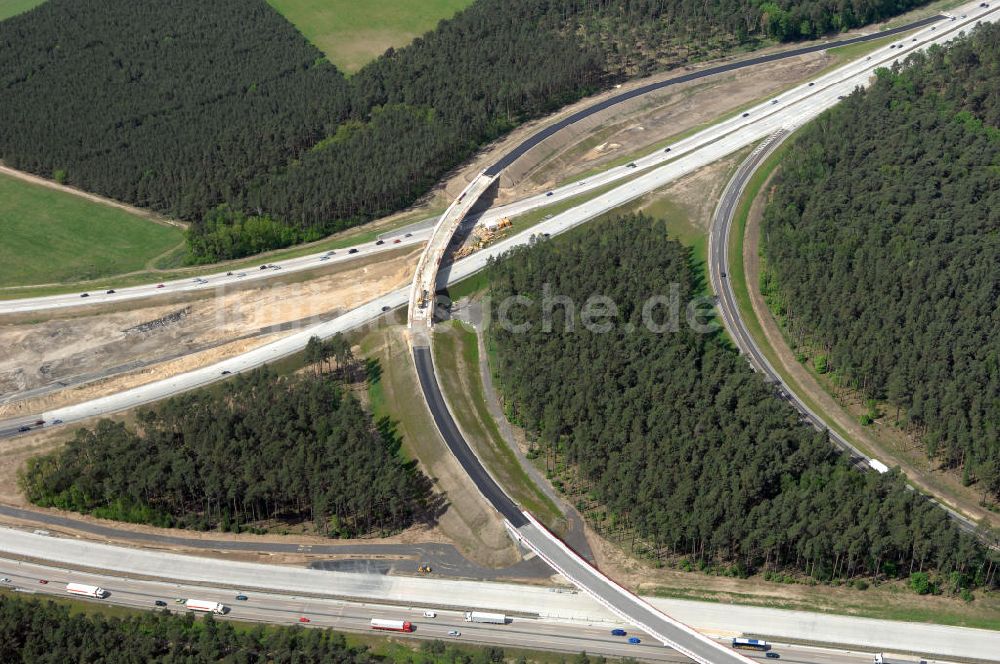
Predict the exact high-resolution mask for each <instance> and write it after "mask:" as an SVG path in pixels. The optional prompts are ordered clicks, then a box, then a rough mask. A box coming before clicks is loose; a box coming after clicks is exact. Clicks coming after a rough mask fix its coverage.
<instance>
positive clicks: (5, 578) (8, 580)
mask: <svg viewBox="0 0 1000 664" xmlns="http://www.w3.org/2000/svg"><path fill="white" fill-rule="evenodd" d="M0 583H13V581H11V580H10V579H8V578H7V577H6V576H5V577H4V578H2V579H0Z"/></svg>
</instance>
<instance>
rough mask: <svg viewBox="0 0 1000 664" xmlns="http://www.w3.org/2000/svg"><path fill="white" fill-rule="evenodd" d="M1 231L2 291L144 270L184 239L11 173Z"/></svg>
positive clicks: (1, 189)
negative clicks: (29, 285) (30, 182)
mask: <svg viewBox="0 0 1000 664" xmlns="http://www.w3.org/2000/svg"><path fill="white" fill-rule="evenodd" d="M0 6H3V5H0ZM0 228H2V229H3V242H2V243H0V265H2V266H3V268H2V269H0V287H5V286H20V285H27V284H47V283H54V282H64V281H79V280H84V279H97V278H101V277H104V276H108V275H113V274H121V273H125V272H132V271H134V270H141V269H143V268H144V267H146V264H147V263H148V262H149V261H151V260H152V259H154V258H156V257H157V256H159V255H161V254H163V253H164V252H167V251H170V250H171V249H173V248H174V247H176V246H178V245H180V244H181V243H182V242H183V241H184V235H183V231H181V230H180V229H179V228H176V227H174V226H168V225H165V224H159V223H156V222H153V221H150V220H148V219H143V218H141V217H137V216H135V215H133V214H130V213H128V212H125V211H124V210H120V209H117V208H113V207H110V206H107V205H102V204H100V203H94V202H92V201H88V200H86V199H83V198H80V197H79V196H74V195H72V194H67V193H63V192H61V191H56V190H54V189H49V188H48V187H44V186H40V185H35V184H29V183H26V182H22V181H20V180H17V179H15V178H12V177H9V176H7V175H0Z"/></svg>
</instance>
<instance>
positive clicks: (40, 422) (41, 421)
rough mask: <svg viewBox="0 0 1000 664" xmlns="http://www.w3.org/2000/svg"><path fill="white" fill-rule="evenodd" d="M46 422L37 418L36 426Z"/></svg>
mask: <svg viewBox="0 0 1000 664" xmlns="http://www.w3.org/2000/svg"><path fill="white" fill-rule="evenodd" d="M43 424H45V420H35V426H36V427H40V426H42V425H43Z"/></svg>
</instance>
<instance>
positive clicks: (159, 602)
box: [153, 599, 167, 606]
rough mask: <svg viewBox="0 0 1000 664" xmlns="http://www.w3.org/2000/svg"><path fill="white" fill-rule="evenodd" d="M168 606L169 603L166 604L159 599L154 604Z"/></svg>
mask: <svg viewBox="0 0 1000 664" xmlns="http://www.w3.org/2000/svg"><path fill="white" fill-rule="evenodd" d="M166 605H167V603H166V602H164V601H163V600H162V599H158V600H156V601H155V602H153V606H166Z"/></svg>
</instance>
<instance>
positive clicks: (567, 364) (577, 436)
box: [488, 216, 1000, 593]
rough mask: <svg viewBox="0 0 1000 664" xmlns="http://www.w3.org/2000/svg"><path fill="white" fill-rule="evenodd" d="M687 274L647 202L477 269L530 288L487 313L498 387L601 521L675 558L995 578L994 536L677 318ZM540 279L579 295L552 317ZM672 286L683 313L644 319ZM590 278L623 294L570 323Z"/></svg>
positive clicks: (754, 566) (540, 452) (656, 556)
mask: <svg viewBox="0 0 1000 664" xmlns="http://www.w3.org/2000/svg"><path fill="white" fill-rule="evenodd" d="M699 276H700V275H699V271H698V270H697V269H696V267H695V266H694V265H693V264H692V260H691V254H690V250H689V249H686V248H684V247H683V246H681V245H680V244H679V243H677V242H676V241H674V240H672V239H669V238H668V237H667V234H666V232H665V228H664V224H663V223H662V222H658V221H654V220H651V219H649V218H645V217H641V216H640V217H625V218H621V219H615V220H611V221H610V222H609V223H606V224H603V225H602V226H601V228H600V232H594V229H589V231H588V232H587V233H571V234H570V235H568V236H567V237H566V238H564V239H561V240H560V241H559V242H555V241H548V242H546V241H542V242H538V243H536V244H535V245H534V246H532V247H523V248H520V249H516V250H514V251H512V252H511V253H510V254H509V255H508V256H507V258H506V259H505V260H501V261H496V262H494V263H493V264H492V265H491V267H490V268H489V278H490V289H489V291H488V294H489V295H490V297H491V299H492V302H494V303H500V302H503V301H504V300H505V298H508V297H512V296H516V295H522V296H527V297H528V298H530V300H531V303H530V304H528V303H525V304H524V305H523V306H517V307H514V308H513V310H512V315H511V324H512V325H518V324H520V323H526V324H528V325H529V329H527V330H521V331H519V332H518V333H514V332H513V331H512V329H516V328H511V327H510V326H505V325H501V324H497V322H496V321H497V320H498V318H497V316H498V314H499V311H495V312H494V314H493V320H494V323H493V324H492V325H491V326H490V328H489V330H488V334H489V335H490V340H491V343H492V345H493V348H494V349H495V351H496V367H495V371H496V373H497V381H496V382H497V386H498V389H499V390H500V391H501V393H502V394H503V395H504V397H505V405H506V407H507V409H508V411H509V413H510V415H511V417H512V419H513V420H514V421H516V422H518V423H519V424H521V425H522V426H524V427H525V428H526V429H527V430H528V431H530V432H532V433H533V434H535V436H536V440H535V445H536V447H535V450H534V455H535V456H538V457H543V458H544V461H545V465H546V467H547V468H548V470H549V471H550V473H551V476H552V477H553V480H554V482H555V483H556V485H557V487H559V488H562V489H564V490H566V491H568V492H569V493H570V497H571V498H572V499H573V500H575V501H576V505H577V507H578V508H579V509H580V510H581V511H582V512H583V513H584V514H585V515H586V516H587V517H588V519H590V520H591V522H592V523H593V524H594V525H595V527H596V528H597V529H598V531H599V532H601V533H602V534H604V535H606V536H608V537H610V538H612V539H613V540H617V541H619V542H623V543H626V544H627V545H629V546H631V547H632V549H633V551H635V552H636V553H639V554H642V555H644V556H647V557H649V558H651V559H653V560H654V561H656V562H657V563H660V564H663V563H670V564H674V565H677V566H679V567H681V568H682V569H683V568H693V569H702V570H709V569H725V570H727V573H729V574H732V575H735V576H745V575H749V574H754V573H760V574H762V575H763V576H764V577H765V578H769V577H770V575H774V574H792V575H804V576H808V577H812V578H813V579H816V580H820V581H830V580H834V579H841V580H852V579H861V578H862V577H871V578H876V579H877V578H909V577H910V575H911V574H913V573H918V574H919V573H927V574H930V575H931V577H932V578H934V579H937V580H938V583H939V584H940V585H941V586H942V587H947V588H948V592H952V593H961V592H963V591H965V592H968V590H969V589H970V588H973V587H991V586H993V585H994V584H995V583H996V576H997V575H996V568H997V564H998V562H1000V561H998V560H997V558H996V555H995V553H987V552H986V551H985V550H983V549H982V548H980V546H979V545H978V543H977V542H976V540H975V539H974V538H972V537H970V536H967V535H965V534H962V533H960V532H959V531H958V529H957V528H956V527H955V526H954V525H953V524H952V522H951V521H950V520H949V519H948V517H947V515H946V514H945V512H944V511H943V510H940V509H938V508H937V507H935V506H933V505H932V504H931V503H929V502H928V501H927V500H925V499H924V497H923V496H921V495H920V494H918V493H917V492H914V491H910V490H908V489H907V487H906V484H905V481H904V478H903V477H902V476H901V475H900V474H899V473H898V472H891V473H888V474H885V475H879V474H877V473H861V472H858V471H856V470H855V469H853V468H851V467H850V466H849V465H848V463H847V461H846V459H844V458H843V457H842V456H840V455H839V454H838V453H836V451H835V450H834V448H833V446H832V445H831V444H830V442H829V441H828V440H827V439H826V437H825V436H824V435H823V434H819V433H817V432H816V431H815V430H814V429H812V428H811V427H809V426H807V425H805V424H803V423H801V422H800V421H799V419H798V417H797V415H796V413H795V411H794V410H793V409H792V408H790V407H789V406H788V405H787V404H786V403H784V402H783V401H781V400H780V399H778V398H777V397H776V395H775V394H774V393H773V391H772V388H770V387H769V386H767V385H766V384H765V383H764V381H763V380H762V379H761V378H760V377H759V376H758V375H757V374H755V373H753V372H752V371H751V370H750V369H749V368H748V367H747V365H746V362H745V361H744V360H743V359H742V358H740V357H739V355H738V354H737V353H735V352H734V351H733V350H732V349H731V347H730V346H729V345H728V344H726V343H725V342H724V340H723V339H722V337H721V336H720V334H719V333H718V332H717V331H716V332H713V333H704V334H702V333H696V332H695V331H694V330H693V329H691V328H690V327H689V326H688V324H687V323H686V322H685V320H684V307H685V306H686V304H687V303H688V302H689V301H691V299H692V297H693V295H694V294H695V293H696V288H697V279H698V277H699ZM546 284H547V286H546ZM546 288H548V292H549V293H551V294H553V296H555V295H558V296H567V297H568V298H570V300H571V301H572V302H574V303H575V307H576V308H575V312H574V313H572V314H570V315H568V316H567V315H566V313H565V311H566V309H565V307H564V306H563V305H562V304H557V305H555V306H554V308H553V315H552V316H551V317H550V319H549V320H550V322H549V324H548V330H549V331H547V330H546V325H545V322H544V320H543V311H544V309H545V307H544V306H543V305H544V302H545V292H546V290H545V289H546ZM672 288H675V289H677V290H676V292H677V295H678V301H679V302H680V303H681V306H680V320H679V321H678V323H679V324H678V326H677V329H676V330H670V331H667V332H665V333H656V332H652V331H650V330H649V329H647V327H646V325H645V324H644V321H643V319H642V307H643V303H644V302H645V301H646V299H647V298H648V297H650V296H654V295H666V296H669V295H670V294H671V292H672V290H671V289H672ZM595 294H600V295H606V296H608V297H610V299H611V301H613V302H614V303H615V306H616V308H617V313H616V314H615V315H614V316H613V317H612V318H610V319H606V318H601V319H600V320H601V321H602V322H610V323H611V325H610V328H609V329H607V331H604V332H601V331H597V330H595V329H588V328H587V326H586V325H583V324H582V315H583V312H584V303H585V302H586V300H587V298H588V297H590V296H592V295H595ZM550 302H551V300H550ZM668 311H669V308H668V307H660V308H659V309H658V310H656V315H657V318H656V319H655V320H656V321H657V322H659V323H666V321H664V319H663V316H665V315H666V314H667V312H668Z"/></svg>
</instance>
